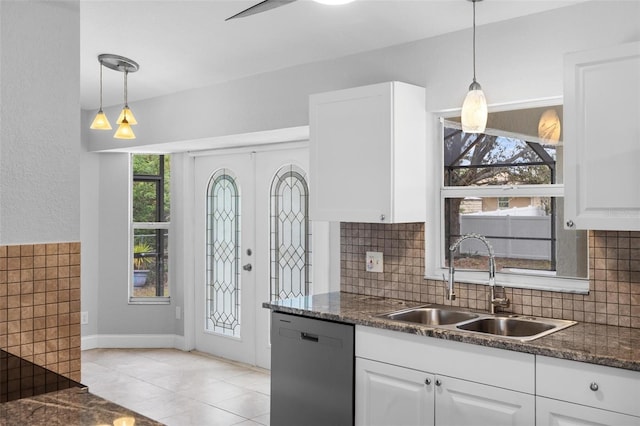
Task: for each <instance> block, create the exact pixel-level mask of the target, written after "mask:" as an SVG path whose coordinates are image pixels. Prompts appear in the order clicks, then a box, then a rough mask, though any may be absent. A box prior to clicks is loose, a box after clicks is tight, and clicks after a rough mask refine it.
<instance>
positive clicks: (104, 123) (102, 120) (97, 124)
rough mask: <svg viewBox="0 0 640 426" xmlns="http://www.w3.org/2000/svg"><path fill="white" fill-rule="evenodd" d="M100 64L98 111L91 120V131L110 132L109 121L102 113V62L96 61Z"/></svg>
mask: <svg viewBox="0 0 640 426" xmlns="http://www.w3.org/2000/svg"><path fill="white" fill-rule="evenodd" d="M98 61H99V62H100V109H99V110H98V113H97V114H96V118H94V119H93V122H92V123H91V129H94V130H111V123H109V119H108V118H107V116H106V115H105V113H104V111H102V67H103V65H102V61H101V60H99V59H98Z"/></svg>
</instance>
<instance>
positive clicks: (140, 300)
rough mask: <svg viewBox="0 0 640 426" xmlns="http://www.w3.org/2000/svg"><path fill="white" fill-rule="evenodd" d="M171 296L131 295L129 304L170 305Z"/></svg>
mask: <svg viewBox="0 0 640 426" xmlns="http://www.w3.org/2000/svg"><path fill="white" fill-rule="evenodd" d="M170 304H171V297H130V298H129V305H170Z"/></svg>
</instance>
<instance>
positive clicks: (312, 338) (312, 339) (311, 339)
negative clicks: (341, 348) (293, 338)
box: [300, 331, 318, 343]
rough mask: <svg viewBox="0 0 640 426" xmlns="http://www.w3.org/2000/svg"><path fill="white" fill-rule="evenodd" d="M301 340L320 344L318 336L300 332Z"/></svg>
mask: <svg viewBox="0 0 640 426" xmlns="http://www.w3.org/2000/svg"><path fill="white" fill-rule="evenodd" d="M300 338H301V339H302V340H306V341H308V342H314V343H318V336H317V335H315V334H310V333H305V332H304V331H302V332H300Z"/></svg>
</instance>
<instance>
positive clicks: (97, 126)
mask: <svg viewBox="0 0 640 426" xmlns="http://www.w3.org/2000/svg"><path fill="white" fill-rule="evenodd" d="M91 129H94V130H111V123H109V119H108V118H107V116H106V115H105V113H104V112H103V111H102V109H100V110H99V111H98V113H97V114H96V118H94V119H93V123H91Z"/></svg>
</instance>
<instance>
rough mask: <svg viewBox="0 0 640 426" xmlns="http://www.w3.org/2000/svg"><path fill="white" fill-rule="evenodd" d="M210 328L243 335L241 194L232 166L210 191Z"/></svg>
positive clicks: (214, 181)
mask: <svg viewBox="0 0 640 426" xmlns="http://www.w3.org/2000/svg"><path fill="white" fill-rule="evenodd" d="M206 297H207V301H206V329H207V330H209V331H212V332H214V333H219V334H224V335H228V336H233V337H240V332H241V328H240V194H239V191H238V187H237V184H236V180H235V177H234V175H233V173H232V172H231V171H230V170H227V169H223V170H219V171H217V172H216V173H215V174H214V175H213V177H212V178H211V181H210V182H209V188H208V191H207V282H206Z"/></svg>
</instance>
